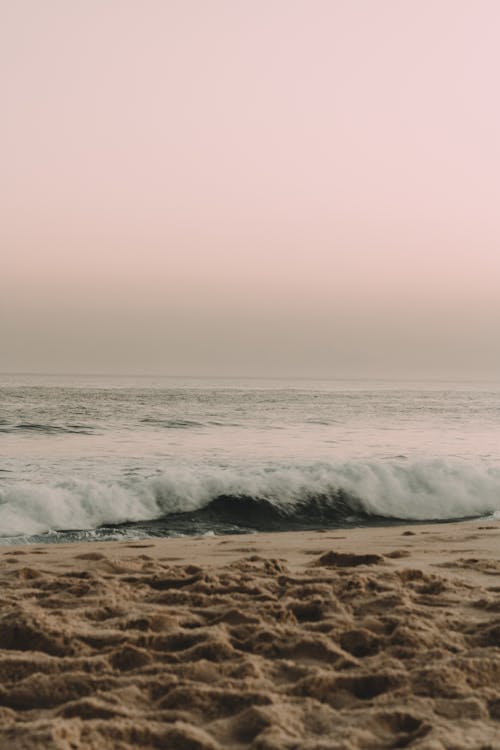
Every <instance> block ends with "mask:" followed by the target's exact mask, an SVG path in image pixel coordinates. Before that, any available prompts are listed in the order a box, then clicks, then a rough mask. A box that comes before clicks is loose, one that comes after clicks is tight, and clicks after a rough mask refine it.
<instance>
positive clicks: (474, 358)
mask: <svg viewBox="0 0 500 750" xmlns="http://www.w3.org/2000/svg"><path fill="white" fill-rule="evenodd" d="M499 28H500V4H499V3H498V2H497V0H404V2H403V1H402V0H71V1H70V2H68V0H44V2H39V0H0V91H1V92H2V116H1V119H0V163H1V169H0V371H4V372H16V371H29V372H83V373H85V372H99V373H100V372H104V373H113V372H116V373H165V374H169V373H170V374H191V375H204V374H207V375H233V374H234V375H272V376H276V375H288V376H296V375H297V376H318V377H325V376H326V377H343V376H346V375H347V376H351V375H353V376H356V377H363V376H365V375H369V376H371V375H377V376H387V375H391V374H393V373H394V374H404V375H410V376H411V375H412V374H418V375H420V374H425V373H429V374H441V373H443V374H444V373H446V374H451V375H456V376H459V375H461V374H467V375H468V374H469V373H470V374H473V375H474V374H478V375H480V376H483V375H484V376H486V377H498V375H499V373H500V337H499V335H498V331H499V323H500V293H499V291H500V289H499V285H500V211H499V205H500V202H499V199H500V99H499V97H498V71H499V70H500V45H499V44H498V33H499Z"/></svg>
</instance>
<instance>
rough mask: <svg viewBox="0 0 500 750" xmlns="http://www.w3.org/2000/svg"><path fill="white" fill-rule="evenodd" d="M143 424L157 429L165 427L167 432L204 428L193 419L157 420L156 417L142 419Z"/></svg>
mask: <svg viewBox="0 0 500 750" xmlns="http://www.w3.org/2000/svg"><path fill="white" fill-rule="evenodd" d="M141 422H142V423H143V424H150V425H153V426H155V427H163V428H164V429H166V430H188V429H190V428H191V427H204V426H205V425H204V424H203V423H202V422H196V421H194V420H192V419H180V418H179V419H157V418H155V417H144V419H141Z"/></svg>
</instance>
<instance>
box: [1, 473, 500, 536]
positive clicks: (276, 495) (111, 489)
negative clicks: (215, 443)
mask: <svg viewBox="0 0 500 750" xmlns="http://www.w3.org/2000/svg"><path fill="white" fill-rule="evenodd" d="M495 511H497V512H499V511H500V468H499V467H496V466H488V465H486V464H478V465H471V464H464V463H458V462H451V461H443V460H437V459H436V460H433V461H419V462H409V461H395V460H392V461H369V462H359V461H358V462H345V463H341V464H334V463H328V462H315V463H306V464H272V465H271V464H265V465H257V466H251V467H250V466H245V467H231V468H224V467H207V466H203V467H202V466H173V467H171V468H169V469H168V470H166V471H165V473H164V474H163V475H161V476H158V477H155V478H152V479H133V480H131V479H129V480H127V481H125V480H124V481H123V482H120V483H116V482H115V483H111V482H110V483H106V482H97V481H91V480H88V481H83V480H80V479H75V478H73V479H67V480H65V481H63V482H58V483H57V484H55V485H54V486H49V485H36V484H31V483H29V482H20V483H13V484H8V485H4V486H3V487H2V488H1V489H0V536H3V537H10V536H21V535H25V536H32V535H36V534H42V533H45V532H48V531H51V530H64V529H97V528H99V527H101V526H104V525H106V526H109V525H118V524H122V523H138V522H147V521H154V520H157V519H164V521H165V523H164V524H163V529H164V532H165V533H168V530H169V523H171V524H174V521H175V519H177V520H178V519H179V518H180V517H183V519H184V527H186V528H185V531H187V532H188V533H189V524H190V522H192V523H193V532H192V533H195V529H194V525H195V521H196V520H197V519H200V518H204V519H207V520H210V522H211V523H212V524H213V526H214V528H217V524H218V523H231V524H233V525H235V526H236V527H237V528H240V529H242V528H244V529H258V530H265V529H266V528H269V529H274V528H277V527H279V528H286V527H287V526H288V527H290V526H293V527H294V528H298V527H300V526H301V525H302V527H304V526H306V525H307V524H309V525H311V524H313V525H320V524H323V523H324V524H325V525H342V523H349V522H352V521H353V517H354V520H358V521H360V520H361V519H364V520H365V521H366V522H369V521H370V519H372V520H374V519H376V518H379V519H380V518H383V519H393V520H401V521H438V520H439V521H444V520H452V519H458V518H465V517H472V516H484V515H488V514H491V513H494V512H495Z"/></svg>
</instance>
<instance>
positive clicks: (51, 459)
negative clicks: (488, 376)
mask: <svg viewBox="0 0 500 750" xmlns="http://www.w3.org/2000/svg"><path fill="white" fill-rule="evenodd" d="M499 427H500V384H497V383H494V384H492V383H446V382H432V383H423V382H415V383H410V382H404V383H396V382H387V381H377V382H361V381H355V382H351V381H306V380H297V381H292V380H283V381H277V380H272V381H271V380H229V379H227V380H226V379H217V380H208V379H175V378H111V377H83V376H82V377H63V376H57V377H56V376H43V377H42V376H14V375H10V376H0V448H1V449H0V542H1V543H11V542H12V543H13V542H28V541H30V542H33V541H37V542H43V541H46V542H50V541H66V540H73V539H88V540H94V539H120V538H124V537H125V538H144V537H149V536H176V535H182V534H196V535H199V534H212V533H215V534H220V533H238V532H249V531H259V530H262V531H264V530H285V529H306V528H324V527H339V526H352V525H370V524H387V523H396V522H401V521H405V522H408V521H444V520H451V519H459V518H466V517H474V516H477V517H488V516H491V515H494V514H495V513H496V514H497V516H500V444H499Z"/></svg>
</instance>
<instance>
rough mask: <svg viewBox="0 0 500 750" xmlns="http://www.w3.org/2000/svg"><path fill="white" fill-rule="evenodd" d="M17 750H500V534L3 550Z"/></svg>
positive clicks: (473, 529) (370, 532)
mask: <svg viewBox="0 0 500 750" xmlns="http://www.w3.org/2000/svg"><path fill="white" fill-rule="evenodd" d="M0 580H1V583H2V589H1V594H0V599H1V602H2V607H1V609H0V745H1V746H5V747H9V750H10V748H12V750H25V749H26V748H38V747H44V749H45V748H47V750H84V749H85V750H91V749H92V750H94V748H99V750H101V749H102V750H108V748H109V750H111V749H113V750H115V748H119V749H120V750H126V749H127V748H148V749H150V748H170V747H171V748H175V750H192V749H194V750H216V749H218V748H255V750H281V749H283V750H292V749H296V750H298V749H299V748H300V749H301V750H302V748H304V749H305V750H343V749H344V748H345V749H346V750H350V749H351V748H352V750H357V749H358V748H359V749H360V750H361V748H370V750H372V749H373V750H376V748H380V749H382V748H389V747H403V746H411V747H412V748H419V749H420V750H443V749H448V748H450V750H451V748H454V749H459V748H464V750H465V748H473V747H474V748H475V747H477V748H479V747H481V746H484V747H486V746H488V748H491V749H492V750H500V690H499V687H498V686H499V684H500V522H499V521H479V520H477V519H476V520H474V521H462V522H458V523H456V522H455V523H439V524H422V525H421V524H419V525H416V526H415V525H408V526H404V525H401V526H390V527H369V528H354V529H335V530H326V531H293V532H276V533H264V532H263V533H258V534H249V535H234V536H233V535H232V536H226V537H222V536H209V537H182V538H162V539H145V540H140V541H131V540H125V541H113V542H105V541H96V542H69V543H61V544H37V545H5V546H1V547H0Z"/></svg>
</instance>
